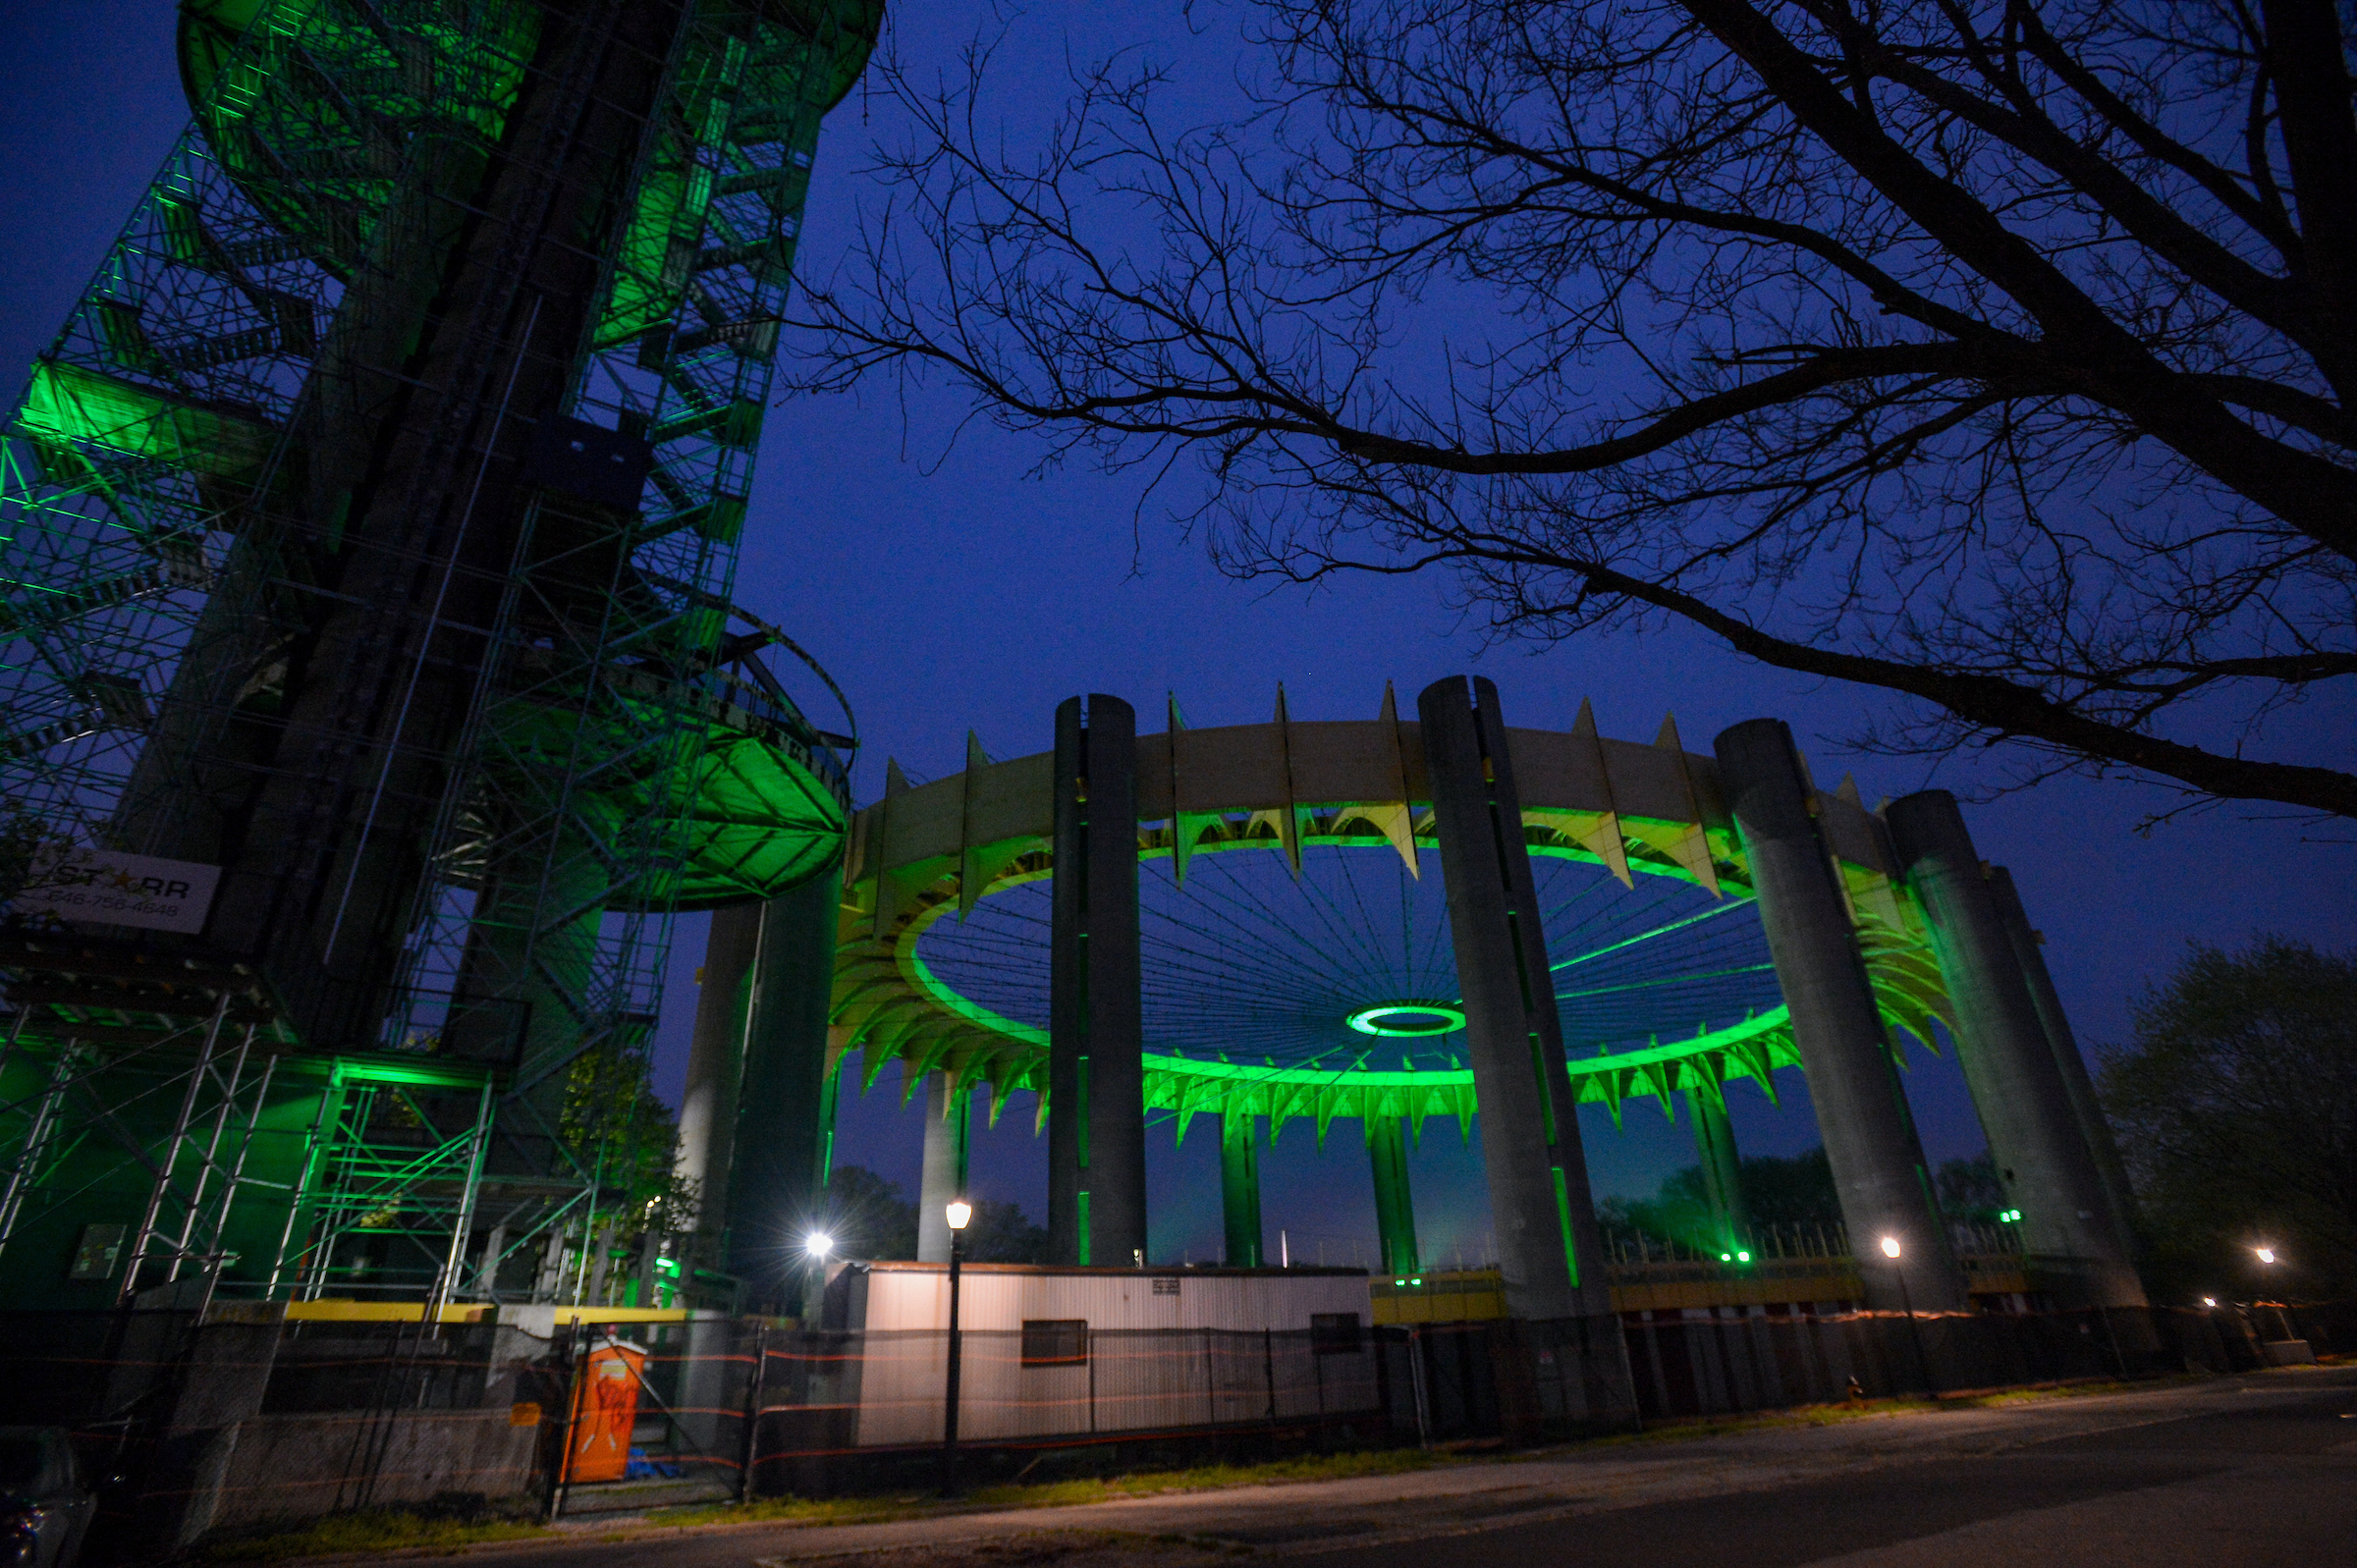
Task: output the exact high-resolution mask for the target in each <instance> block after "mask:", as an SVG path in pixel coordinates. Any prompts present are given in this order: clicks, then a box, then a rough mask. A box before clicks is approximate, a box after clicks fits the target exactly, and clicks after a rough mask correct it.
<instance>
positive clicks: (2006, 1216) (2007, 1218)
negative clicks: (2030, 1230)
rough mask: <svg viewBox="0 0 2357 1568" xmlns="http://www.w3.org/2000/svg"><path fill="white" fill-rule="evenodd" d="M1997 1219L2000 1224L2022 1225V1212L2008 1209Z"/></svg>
mask: <svg viewBox="0 0 2357 1568" xmlns="http://www.w3.org/2000/svg"><path fill="white" fill-rule="evenodd" d="M1998 1222H1999V1223H2000V1224H2006V1225H2017V1224H2019V1223H2021V1211H2020V1210H2018V1209H2007V1210H2006V1211H2004V1212H2003V1213H2002V1214H2001V1215H1999V1216H1998Z"/></svg>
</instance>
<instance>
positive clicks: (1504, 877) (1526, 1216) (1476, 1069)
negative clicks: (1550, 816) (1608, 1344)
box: [1416, 676, 1625, 1371]
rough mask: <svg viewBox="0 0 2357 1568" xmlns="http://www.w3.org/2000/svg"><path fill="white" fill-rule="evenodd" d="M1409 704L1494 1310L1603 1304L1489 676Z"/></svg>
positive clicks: (1553, 1313) (1589, 1312)
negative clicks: (1442, 892) (1459, 1011)
mask: <svg viewBox="0 0 2357 1568" xmlns="http://www.w3.org/2000/svg"><path fill="white" fill-rule="evenodd" d="M1416 713H1417V716H1418V718H1419V719H1420V720H1421V721H1422V724H1421V729H1422V731H1423V743H1424V765H1425V769H1426V771H1427V773H1428V774H1429V776H1430V779H1431V784H1432V797H1433V805H1434V809H1435V815H1436V822H1437V830H1438V835H1439V838H1440V848H1441V872H1442V876H1443V879H1444V881H1445V883H1446V887H1447V892H1448V898H1449V929H1450V937H1451V940H1452V942H1453V946H1454V947H1455V952H1456V973H1457V985H1458V986H1459V988H1460V989H1461V990H1462V991H1463V992H1464V1009H1465V1048H1466V1054H1467V1055H1468V1056H1469V1057H1470V1058H1471V1060H1472V1065H1473V1084H1474V1092H1475V1093H1476V1094H1477V1095H1478V1096H1479V1098H1480V1106H1481V1149H1482V1155H1483V1158H1484V1159H1485V1161H1486V1162H1488V1166H1489V1183H1490V1214H1491V1217H1492V1219H1493V1220H1494V1221H1495V1223H1496V1225H1497V1232H1498V1260H1499V1268H1500V1269H1501V1271H1503V1272H1504V1274H1505V1284H1506V1308H1507V1314H1508V1316H1510V1317H1514V1318H1521V1319H1528V1320H1543V1319H1563V1318H1586V1317H1597V1316H1601V1315H1604V1314H1608V1313H1610V1312H1611V1311H1612V1310H1613V1308H1612V1296H1611V1294H1610V1292H1609V1290H1608V1288H1607V1284H1606V1280H1605V1275H1604V1255H1603V1246H1602V1241H1601V1238H1600V1237H1599V1235H1598V1233H1597V1229H1596V1208H1595V1202H1594V1199H1593V1197H1592V1196H1591V1194H1590V1192H1589V1189H1588V1167H1587V1160H1586V1156H1585V1153H1584V1151H1583V1150H1582V1149H1581V1146H1580V1138H1579V1119H1578V1116H1577V1113H1576V1111H1575V1109H1574V1107H1573V1102H1572V1099H1571V1082H1570V1078H1569V1076H1568V1075H1567V1074H1566V1073H1565V1071H1564V1069H1563V1041H1562V1024H1561V1022H1560V1020H1559V1019H1558V1017H1557V1015H1556V1007H1555V985H1554V976H1553V973H1552V972H1551V971H1550V970H1549V969H1548V967H1547V942H1546V936H1545V933H1544V932H1543V931H1542V930H1541V929H1540V925H1539V903H1538V893H1537V890H1536V888H1535V887H1534V885H1533V884H1532V881H1531V874H1530V854H1529V851H1528V850H1527V849H1526V848H1525V847H1524V843H1523V838H1522V809H1521V804H1520V801H1519V800H1518V799H1517V797H1516V796H1515V793H1514V771H1513V763H1512V759H1511V758H1510V757H1509V756H1508V755H1507V736H1506V720H1505V718H1504V716H1503V715H1502V714H1501V713H1500V712H1499V708H1498V688H1497V687H1496V686H1494V685H1492V684H1491V683H1490V682H1489V681H1487V680H1478V679H1477V680H1475V681H1474V682H1473V683H1472V690H1471V691H1467V689H1466V683H1465V680H1464V677H1463V676H1450V677H1449V678H1448V679H1446V680H1440V681H1436V682H1434V683H1433V684H1432V685H1430V686H1427V687H1425V688H1424V690H1423V692H1422V693H1421V694H1419V695H1418V697H1417V698H1416ZM1615 1338H1616V1339H1617V1335H1616V1336H1615ZM1623 1371H1625V1369H1623Z"/></svg>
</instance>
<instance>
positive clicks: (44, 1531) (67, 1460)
mask: <svg viewBox="0 0 2357 1568" xmlns="http://www.w3.org/2000/svg"><path fill="white" fill-rule="evenodd" d="M97 1512H98V1498H97V1495H96V1494H95V1493H94V1492H92V1491H91V1490H90V1488H89V1487H88V1486H87V1485H86V1484H84V1482H83V1481H82V1467H81V1466H80V1465H79V1464H77V1463H76V1461H75V1457H74V1444H73V1441H72V1440H71V1439H70V1438H69V1437H68V1435H67V1433H66V1430H65V1429H64V1428H63V1427H0V1568H74V1563H75V1560H76V1559H77V1558H79V1557H81V1555H82V1541H83V1540H84V1538H86V1537H87V1536H88V1535H89V1533H90V1519H91V1517H92V1516H93V1515H95V1514H96V1513H97Z"/></svg>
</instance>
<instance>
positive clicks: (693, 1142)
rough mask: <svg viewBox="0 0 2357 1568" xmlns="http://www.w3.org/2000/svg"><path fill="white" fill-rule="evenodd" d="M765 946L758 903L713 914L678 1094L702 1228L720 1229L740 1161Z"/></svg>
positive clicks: (684, 1154)
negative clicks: (748, 1032)
mask: <svg viewBox="0 0 2357 1568" xmlns="http://www.w3.org/2000/svg"><path fill="white" fill-rule="evenodd" d="M760 946H761V905H759V904H757V903H755V904H740V905H738V906H737V907H735V908H732V909H716V910H714V911H713V912H712V930H711V934H710V935H709V936H707V937H706V938H705V939H704V966H703V969H702V970H701V972H700V973H699V974H698V975H697V978H696V985H697V991H696V996H695V1032H694V1033H693V1034H692V1035H691V1036H689V1037H688V1042H687V1086H686V1088H685V1089H684V1090H683V1091H681V1094H680V1163H679V1173H680V1177H681V1179H682V1180H684V1181H692V1182H694V1183H695V1184H696V1192H697V1200H696V1223H697V1226H698V1228H700V1229H702V1230H705V1231H709V1232H717V1231H719V1230H721V1229H722V1227H723V1226H724V1225H725V1224H726V1216H727V1214H728V1211H729V1169H730V1166H731V1164H732V1163H733V1162H734V1160H735V1157H736V1149H737V1113H738V1097H739V1094H740V1091H741V1090H742V1088H743V1086H744V1031H745V1027H746V1025H748V1024H749V1023H751V1022H752V1002H753V956H754V954H755V952H756V951H758V950H759V948H760Z"/></svg>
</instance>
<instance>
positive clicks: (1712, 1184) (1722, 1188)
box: [1686, 1089, 1751, 1252]
mask: <svg viewBox="0 0 2357 1568" xmlns="http://www.w3.org/2000/svg"><path fill="white" fill-rule="evenodd" d="M1686 1118H1687V1120H1689V1121H1691V1122H1692V1123H1693V1124H1694V1157H1695V1159H1696V1160H1698V1161H1700V1162H1701V1164H1702V1190H1703V1193H1704V1195H1705V1196H1706V1197H1708V1198H1709V1199H1710V1201H1711V1225H1712V1228H1713V1230H1714V1231H1715V1232H1716V1240H1717V1241H1718V1244H1719V1250H1720V1251H1721V1252H1736V1251H1739V1250H1743V1249H1746V1248H1748V1247H1750V1245H1751V1208H1750V1206H1749V1205H1748V1204H1746V1203H1745V1202H1744V1201H1743V1161H1742V1157H1741V1156H1740V1155H1738V1154H1737V1153H1736V1152H1735V1129H1734V1125H1733V1124H1732V1123H1731V1122H1729V1121H1728V1120H1727V1100H1726V1098H1725V1097H1724V1096H1723V1095H1721V1094H1720V1093H1719V1091H1717V1090H1715V1089H1688V1090H1687V1091H1686Z"/></svg>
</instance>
